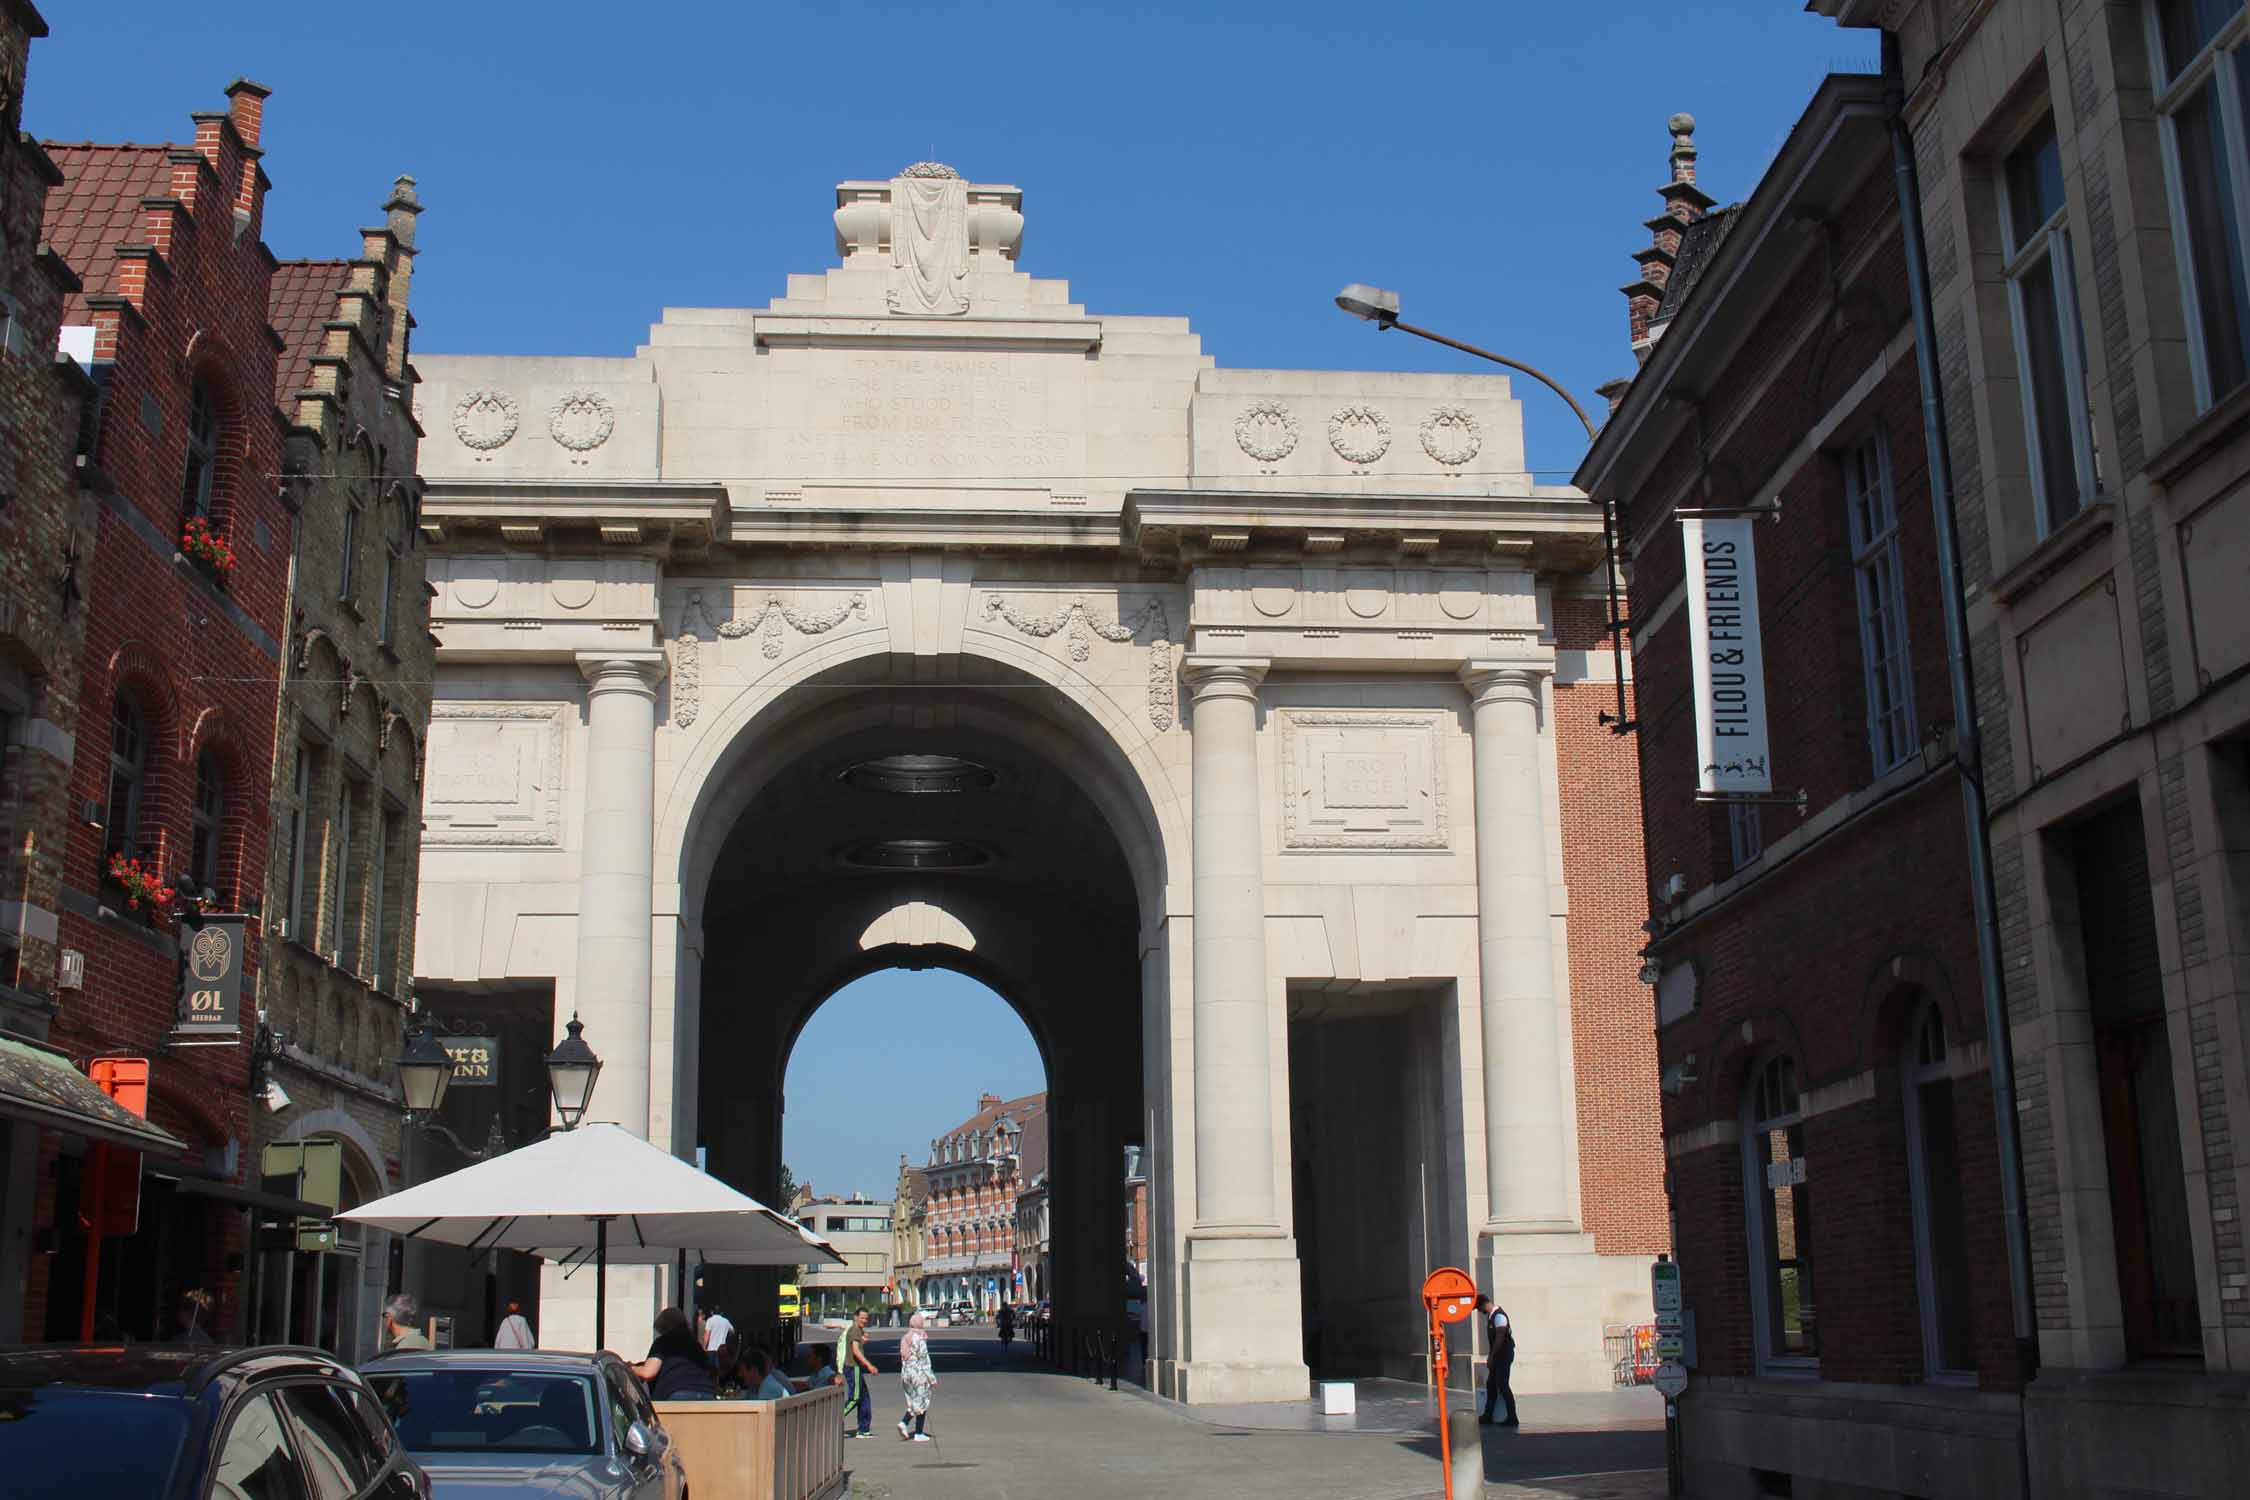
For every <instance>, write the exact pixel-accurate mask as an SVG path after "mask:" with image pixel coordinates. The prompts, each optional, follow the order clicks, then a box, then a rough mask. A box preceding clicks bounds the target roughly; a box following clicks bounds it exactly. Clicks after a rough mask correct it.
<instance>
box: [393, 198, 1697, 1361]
mask: <svg viewBox="0 0 2250 1500" xmlns="http://www.w3.org/2000/svg"><path fill="white" fill-rule="evenodd" d="M836 204H837V206H836V209H835V229H836V244H837V248H838V251H839V253H840V257H841V264H840V265H838V266H836V267H834V268H831V269H829V270H827V271H825V272H822V273H818V274H812V275H796V276H791V277H789V279H788V290H787V295H785V296H783V297H782V298H780V299H779V300H777V301H774V302H772V303H770V304H769V305H767V306H766V307H763V308H744V309H734V308H723V309H707V308H686V309H683V308H675V309H668V310H667V311H666V312H665V314H664V317H663V321H661V322H660V323H658V324H657V325H655V326H654V327H653V328H652V329H651V330H650V331H649V334H648V338H647V341H646V342H645V343H644V344H642V345H641V346H640V347H638V348H637V349H635V350H634V351H633V353H632V354H631V355H630V356H629V357H617V358H611V357H587V358H545V357H539V358H518V357H507V356H489V357H487V356H475V357H465V356H444V357H435V356H432V357H424V358H422V359H421V360H419V361H418V365H419V369H420V374H421V377H422V380H421V385H420V388H419V391H418V394H417V397H416V400H417V408H418V411H419V413H420V416H421V421H422V424H423V426H424V427H425V428H426V429H427V431H428V440H427V441H426V443H425V444H424V447H423V449H422V462H423V467H424V471H425V476H426V481H427V489H426V496H425V501H424V505H423V512H422V524H423V529H424V532H425V534H426V537H427V540H428V541H429V543H430V544H431V547H432V549H433V553H432V562H431V582H432V585H433V586H434V588H435V590H436V599H435V601H434V603H433V606H432V610H433V626H434V628H435V630H436V631H437V633H438V636H439V639H440V642H441V649H440V652H439V682H438V695H439V701H438V704H437V707H436V714H435V721H434V723H433V726H432V731H431V736H430V743H429V747H428V770H427V776H426V800H425V807H424V818H425V825H426V832H425V839H424V853H423V863H422V888H421V892H420V912H421V916H420V929H419V935H418V951H417V962H416V968H417V971H418V973H417V983H418V986H419V988H420V990H421V992H422V994H423V995H424V997H425V999H426V1001H428V1002H429V1003H431V1004H432V1005H433V1006H434V1007H436V1008H438V1009H441V1010H442V1009H444V1008H445V1007H446V1006H447V1005H448V1004H449V1003H452V1002H453V1001H456V1000H458V1001H461V1002H463V1003H466V1002H467V1001H468V1000H470V999H471V998H472V997H478V996H491V995H496V994H510V993H514V992H517V991H522V992H526V993H540V992H546V991H551V995H552V1007H553V1014H554V1017H555V1020H556V1024H557V1026H558V1027H559V1025H560V1023H561V1022H562V1021H564V1020H567V1019H568V1018H569V1017H570V1015H571V1014H572V1013H573V1012H574V1011H575V1012H576V1013H577V1014H578V1015H580V1016H581V1017H582V1018H583V1019H584V1020H585V1022H586V1027H587V1032H588V1035H589V1037H590V1039H592V1040H594V1041H595V1043H596V1045H597V1047H598V1049H599V1050H600V1051H601V1053H602V1055H603V1057H604V1059H605V1067H604V1070H603V1074H602V1079H601V1084H600V1089H599V1093H598V1095H597V1099H596V1104H597V1108H596V1111H595V1113H596V1114H597V1115H598V1116H600V1117H603V1118H611V1119H615V1120H618V1121H620V1122H622V1123H624V1124H626V1125H628V1126H630V1127H631V1128H633V1129H635V1130H637V1131H645V1132H646V1134H647V1135H648V1137H649V1138H650V1139H651V1140H654V1141H658V1142H660V1143H663V1144H665V1145H667V1146H670V1147H671V1148H672V1149H674V1150H675V1151H677V1152H679V1153H680V1154H682V1155H684V1156H692V1155H693V1153H694V1150H695V1148H696V1147H697V1146H699V1145H701V1146H703V1147H705V1148H706V1149H707V1152H708V1158H707V1159H708V1163H709V1166H710V1169H711V1170H712V1171H714V1172H716V1173H718V1174H719V1175H721V1176H723V1177H725V1178H727V1179H729V1180H730V1181H733V1182H735V1183H737V1184H738V1185H740V1186H742V1187H743V1188H745V1189H746V1190H748V1191H750V1192H752V1193H756V1194H760V1195H771V1193H772V1192H773V1190H774V1186H775V1182H776V1177H777V1173H778V1169H779V1165H780V1120H781V1109H782V1098H781V1083H782V1078H783V1072H784V1069H785V1067H786V1064H787V1060H788V1050H789V1046H790V1044H791V1042H792V1041H793V1039H794V1038H795V1036H796V1034H797V1031H798V1029H799V1028H800V1026H801V1025H802V1024H803V1022H804V1020H805V1018H806V1017H807V1016H808V1015H809V1014H810V1013H811V1011H812V1010H813V1009H814V1008H815V1007H817V1006H818V1005H819V1003H820V1002H821V1001H822V1000H823V999H825V998H826V997H827V996H828V995H829V994H830V993H832V992H833V991H834V989H835V988H836V987H837V986H838V985H840V984H841V983H843V982H845V981H847V980H849V979H851V978H853V977H856V976H857V975H858V974H860V973H864V972H867V971H869V970H871V969H875V968H880V967H885V966H888V965H890V964H893V963H897V962H909V963H917V964H920V963H941V964H946V965H949V966H952V967H956V968H960V969H962V970H964V971H966V972H968V973H971V974H974V975H976V976H977V977H979V978H981V979H984V980H986V981H987V982H989V983H990V984H992V985H993V986H994V988H996V989H997V990H998V991H999V992H1000V993H1002V994H1003V995H1005V996H1006V997H1007V998H1008V999H1009V1000H1010V1001H1011V1002H1012V1003H1013V1004H1014V1005H1015V1006H1016V1007H1017V1009H1018V1010H1019V1011H1020V1013H1021V1014H1022V1015H1023V1017H1024V1019H1025V1021H1026V1023H1027V1024H1028V1025H1029V1026H1030V1028H1031V1029H1032V1031H1033V1033H1034V1035H1035V1037H1036V1038H1037V1040H1038V1043H1039V1046H1040V1048H1041V1050H1042V1052H1043V1054H1044V1056H1045V1059H1046V1063H1047V1067H1048V1078H1049V1088H1050V1092H1051V1094H1052V1096H1053V1138H1052V1146H1051V1156H1052V1162H1053V1167H1052V1171H1053V1181H1054V1189H1053V1220H1054V1238H1055V1262H1054V1273H1053V1275H1054V1290H1055V1301H1056V1305H1057V1315H1058V1317H1059V1318H1060V1319H1061V1320H1062V1321H1063V1322H1064V1323H1065V1324H1066V1325H1069V1326H1072V1327H1083V1326H1093V1325H1101V1326H1108V1327H1114V1326H1115V1325H1116V1324H1117V1322H1118V1320H1119V1319H1120V1318H1121V1316H1122V1305H1121V1302H1122V1290H1123V1274H1122V1273H1123V1263H1124V1224H1123V1213H1124V1208H1123V1190H1122V1186H1121V1181H1120V1178H1121V1163H1122V1156H1123V1148H1124V1147H1125V1146H1127V1145H1128V1144H1132V1145H1139V1146H1142V1147H1144V1148H1145V1159H1146V1161H1147V1163H1148V1166H1149V1169H1150V1172H1151V1177H1152V1206H1151V1218H1152V1224H1151V1241H1152V1247H1151V1253H1150V1259H1151V1264H1152V1275H1151V1280H1152V1288H1151V1306H1150V1320H1151V1326H1150V1334H1149V1340H1150V1352H1151V1355H1152V1358H1153V1364H1152V1370H1153V1373H1154V1383H1155V1384H1156V1385H1157V1387H1158V1389H1160V1390H1162V1391H1163V1392H1165V1393H1166V1394H1169V1395H1173V1396H1177V1397H1180V1398H1182V1399H1185V1400H1189V1401H1214V1402H1215V1401H1232V1400H1262V1399H1294V1398H1298V1397H1302V1396H1303V1395H1304V1394H1305V1391H1306V1377H1307V1368H1308V1361H1309V1362H1311V1363H1312V1364H1313V1365H1314V1366H1316V1367H1318V1368H1319V1369H1320V1370H1322V1371H1323V1372H1324V1373H1325V1372H1334V1373H1341V1374H1357V1375H1369V1374H1377V1373H1388V1374H1394V1375H1401V1376H1406V1377H1409V1378H1419V1377H1420V1375H1421V1358H1422V1338H1421V1334H1420V1317H1421V1314H1420V1311H1419V1304H1418V1303H1417V1301H1416V1290H1417V1287H1418V1286H1419V1283H1420V1281H1421V1279H1422V1276H1423V1273H1424V1272H1425V1270H1427V1269H1428V1267H1429V1266H1431V1265H1434V1264H1442V1263H1445V1262H1449V1261H1459V1262H1466V1263H1469V1264H1472V1265H1474V1266H1475V1267H1476V1273H1477V1275H1478V1277H1479V1279H1480V1281H1482V1282H1483V1283H1484V1284H1486V1285H1495V1284H1496V1285H1497V1286H1498V1288H1499V1290H1500V1292H1501V1295H1502V1298H1503V1301H1504V1302H1505V1304H1506V1305H1507V1306H1508V1307H1509V1308H1510V1310H1511V1312H1512V1313H1514V1314H1515V1316H1516V1319H1517V1322H1518V1324H1519V1325H1520V1326H1521V1327H1522V1328H1523V1329H1524V1338H1523V1340H1522V1343H1523V1349H1524V1354H1523V1357H1522V1360H1521V1362H1520V1363H1519V1365H1518V1372H1517V1380H1518V1386H1519V1389H1540V1388H1585V1387H1595V1386H1600V1385H1604V1384H1606V1383H1607V1381H1608V1367H1607V1364H1606V1362H1605V1361H1604V1358H1603V1353H1602V1337H1601V1335H1602V1326H1603V1324H1604V1323H1605V1322H1616V1321H1626V1320H1630V1319H1632V1318H1633V1317H1635V1316H1636V1314H1641V1313H1644V1312H1645V1306H1646V1265H1647V1260H1648V1255H1647V1252H1648V1251H1649V1250H1651V1249H1654V1248H1656V1247H1658V1246H1660V1245H1661V1244H1662V1243H1663V1239H1662V1235H1663V1218H1664V1216H1663V1210H1662V1198H1661V1194H1660V1190H1659V1186H1658V1178H1659V1174H1660V1171H1661V1161H1660V1157H1659V1151H1660V1146H1659V1142H1658V1136H1657V1130H1656V1124H1655V1119H1654V1114H1653V1109H1652V1108H1647V1107H1643V1108H1642V1109H1639V1110H1634V1111H1632V1112H1631V1115H1630V1119H1629V1120H1626V1121H1624V1122H1622V1123H1621V1122H1620V1121H1619V1119H1618V1118H1617V1115H1616V1105H1615V1102H1614V1101H1617V1100H1620V1099H1624V1098H1627V1097H1639V1098H1652V1097H1653V1090H1652V1089H1651V1088H1650V1087H1649V1086H1650V1085H1651V1084H1652V1083H1653V1067H1654V1064H1653V1047H1652V1045H1650V1044H1648V1042H1647V1020H1646V1017H1647V1014H1648V1011H1647V1003H1648V1002H1647V998H1646V991H1644V990H1640V989H1639V988H1638V987H1637V986H1635V985H1634V984H1633V983H1632V981H1631V977H1630V976H1631V970H1632V966H1633V962H1634V960H1633V953H1634V950H1635V949H1636V948H1637V947H1638V941H1639V934H1638V931H1637V928H1636V926H1635V925H1634V924H1635V923H1636V922H1637V920H1638V912H1637V910H1635V909H1634V905H1635V902H1636V901H1637V893H1638V889H1639V885H1640V880H1641V873H1640V868H1639V854H1638V842H1637V834H1636V833H1635V832H1634V826H1635V825H1634V823H1633V821H1632V819H1633V818H1634V817H1635V815H1636V814H1635V800H1634V796H1633V790H1632V783H1631V779H1630V777H1631V765H1632V759H1631V751H1630V746H1629V744H1627V745H1624V746H1622V747H1621V746H1618V745H1616V744H1614V743H1613V742H1612V741H1611V740H1610V737H1609V736H1607V734H1606V733H1605V732H1604V731H1602V730H1601V729H1600V727H1599V726H1598V724H1597V722H1596V715H1597V711H1598V708H1599V706H1600V703H1601V701H1602V700H1604V699H1605V698H1607V697H1609V696H1610V695H1611V694H1613V692H1614V687H1613V686H1612V680H1611V677H1610V675H1609V662H1610V658H1609V655H1608V653H1607V651H1606V650H1605V649H1603V641H1602V637H1601V634H1600V626H1601V621H1602V605H1601V602H1600V601H1601V595H1602V581H1603V580H1602V572H1601V561H1602V548H1601V539H1600V522H1599V518H1598V516H1597V515H1596V514H1595V512H1594V511H1593V509H1592V507H1590V506H1589V505H1588V504H1587V503H1586V502H1585V500H1584V499H1583V498H1582V497H1581V496H1580V495H1579V494H1578V493H1577V492H1576V491H1574V490H1570V489H1567V488H1560V487H1552V486H1540V485H1535V484H1533V483H1531V476H1530V475H1529V474H1528V473H1526V472H1525V467H1524V456H1523V432H1522V419H1521V414H1520V411H1519V408H1518V406H1517V403H1516V401H1515V400H1514V398H1513V396H1512V394H1511V392H1510V388H1509V383H1508V381H1507V380H1506V379H1505V378H1502V377H1496V376H1487V375H1444V376H1438V375H1398V374H1372V373H1338V372H1328V371H1317V372H1316V371H1283V370H1230V369H1222V368H1219V367H1218V366H1217V365H1216V363H1215V362H1214V361H1213V360H1212V359H1211V358H1210V357H1209V356H1207V355H1205V354H1204V353H1203V351H1202V347H1201V345H1200V343H1199V341H1198V339H1197V337H1196V335H1195V334H1194V333H1193V332H1191V331H1190V329H1189V327H1188V325H1187V322H1186V320H1184V319H1180V318H1162V317H1103V316H1091V315H1089V314H1088V313H1087V312H1086V311H1085V309H1084V308H1083V307H1081V306H1079V305H1077V304H1075V303H1073V302H1071V300H1070V294H1069V289H1068V287H1067V286H1066V285H1065V284H1064V283H1062V282H1059V281H1042V280H1035V279H1033V278H1032V277H1030V276H1028V275H1026V274H1024V273H1023V272H1020V271H1018V270H1017V269H1016V252H1017V247H1018V245H1019V243H1020V241H1021V238H1022V233H1023V216H1022V194H1021V193H1020V192H1019V191H1018V190H1017V189H1015V188H1013V187H1007V186H995V185H987V184H978V183H970V182H966V181H964V180H962V179H961V178H960V177H959V176H958V175H956V174H955V173H954V172H953V171H952V170H951V169H950V168H946V167H942V166H938V165H936V164H933V163H920V164H917V165H915V166H912V167H909V168H907V169H906V170H905V171H904V172H903V173H902V174H900V175H899V176H897V177H894V178H892V179H890V180H888V181H855V182H846V183H843V184H842V185H840V186H839V187H838V189H837V192H836ZM1566 828H1567V829H1569V830H1570V833H1571V840H1570V843H1569V845H1568V846H1567V847H1566V843H1565V839H1564V831H1565V829H1566ZM1574 892H1586V893H1588V894H1584V895H1581V897H1580V899H1581V902H1582V904H1584V905H1585V907H1586V908H1587V910H1586V911H1585V912H1584V913H1582V914H1579V915H1574V914H1573V913H1572V910H1571V897H1572V895H1573V893H1574ZM1619 892H1621V893H1623V896H1624V898H1626V899H1617V900H1611V899H1607V896H1606V895H1605V893H1611V894H1614V893H1619ZM933 909H934V911H935V912H936V913H940V914H942V917H943V919H942V920H939V919H936V918H934V917H932V916H931V915H930V913H931V911H932V910H933ZM965 936H966V937H968V938H969V939H970V941H969V942H967V943H964V942H963V941H962V939H963V938H964V937H965ZM1636 1039H1638V1040H1636ZM889 1040H890V1042H891V1043H893V1044H894V1045H895V1044H898V1043H911V1041H912V1038H892V1039H889ZM962 1086H963V1088H964V1089H966V1090H968V1091H969V1092H971V1093H973V1092H974V1091H975V1089H976V1088H977V1087H978V1082H977V1080H974V1079H965V1080H963V1084H962ZM866 1087H867V1088H868V1089H870V1090H880V1089H881V1088H882V1087H883V1079H882V1077H881V1076H880V1072H879V1071H878V1070H877V1069H876V1068H874V1067H873V1066H872V1065H871V1069H870V1073H869V1076H868V1077H867V1079H866ZM791 1102H793V1103H796V1104H797V1105H798V1106H799V1107H800V1108H802V1109H809V1110H813V1111H838V1110H847V1109H849V1108H850V1107H851V1101H850V1100H849V1099H848V1098H837V1099H823V1100H795V1101H791ZM941 1123H942V1122H933V1125H937V1124H941ZM918 1145H919V1143H918V1142H909V1141H902V1142H901V1143H900V1146H901V1149H902V1150H908V1151H914V1150H915V1149H916V1148H917V1146H918ZM590 1280H591V1278H590V1277H576V1278H573V1279H570V1280H568V1281H564V1280H563V1279H562V1278H561V1277H559V1276H558V1275H556V1274H555V1273H553V1272H552V1271H550V1273H549V1278H548V1281H547V1285H546V1293H545V1296H544V1299H543V1307H542V1313H543V1322H544V1330H543V1331H544V1336H545V1342H547V1343H548V1344H549V1345H550V1346H554V1347H570V1346H582V1345H584V1344H586V1343H588V1342H590V1340H591V1327H592V1306H591V1300H590V1299H591V1296H592V1290H591V1287H590V1286H589V1285H588V1283H589V1282H590ZM667 1280H668V1277H667V1275H666V1273H665V1272H663V1271H661V1270H657V1271H635V1272H628V1273H625V1274H616V1273H613V1274H612V1277H611V1283H610V1284H611V1294H610V1295H611V1308H610V1314H609V1316H610V1327H611V1328H612V1329H614V1330H617V1331H618V1338H619V1340H620V1342H621V1344H622V1345H626V1346H631V1343H632V1341H633V1340H636V1339H638V1338H640V1337H641V1336H642V1335H641V1330H642V1329H643V1328H645V1327H646V1326H647V1321H648V1318H649V1317H650V1315H651V1314H652V1313H653V1310H654V1309H655V1307H656V1306H658V1305H660V1301H668V1300H673V1299H674V1298H675V1297H676V1295H677V1294H676V1290H675V1289H672V1288H670V1287H668V1286H667V1285H666V1284H665V1283H666V1281H667ZM740 1320H741V1321H746V1322H754V1321H755V1313H754V1312H753V1313H752V1314H751V1315H750V1316H749V1317H747V1318H741V1319H740ZM633 1352H636V1353H637V1352H638V1349H637V1347H634V1348H633Z"/></svg>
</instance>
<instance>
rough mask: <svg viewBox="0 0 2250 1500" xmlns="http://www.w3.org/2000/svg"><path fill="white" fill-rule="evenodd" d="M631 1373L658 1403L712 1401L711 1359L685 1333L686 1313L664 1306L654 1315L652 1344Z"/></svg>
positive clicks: (716, 1387) (715, 1389) (714, 1394)
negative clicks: (654, 1333)
mask: <svg viewBox="0 0 2250 1500" xmlns="http://www.w3.org/2000/svg"><path fill="white" fill-rule="evenodd" d="M633 1373H634V1374H636V1375H638V1376H640V1377H641V1379H643V1380H645V1381H647V1382H648V1393H649V1395H650V1396H651V1397H653V1398H654V1399H656V1400H658V1401H716V1400H718V1399H719V1382H718V1378H717V1377H716V1376H715V1375H713V1374H712V1372H711V1357H710V1356H709V1355H707V1354H705V1353H704V1352H703V1350H702V1349H701V1348H699V1347H697V1345H696V1342H695V1335H694V1334H692V1333H690V1332H688V1321H687V1314H686V1313H684V1312H681V1311H680V1310H679V1309H678V1308H676V1307H667V1308H665V1309H664V1311H662V1312H660V1313H658V1314H657V1315H656V1341H655V1342H654V1343H652V1344H650V1345H649V1346H648V1358H647V1359H644V1360H642V1361H641V1362H640V1363H639V1364H637V1365H635V1366H633Z"/></svg>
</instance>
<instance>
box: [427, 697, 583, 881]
mask: <svg viewBox="0 0 2250 1500" xmlns="http://www.w3.org/2000/svg"><path fill="white" fill-rule="evenodd" d="M568 712H569V706H568V705H567V704H561V703H475V702H464V701H445V702H440V703H436V704H433V705H431V709H430V744H429V770H428V773H427V775H426V777H425V787H424V791H423V794H422V820H423V830H424V831H423V834H422V842H423V844H424V845H425V846H432V845H435V846H445V845H452V846H458V847H464V848H478V847H527V846H528V847H546V848H554V847H557V846H559V845H560V844H561V843H562V769H563V723H564V715H565V714H566V713H568Z"/></svg>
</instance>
